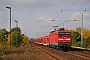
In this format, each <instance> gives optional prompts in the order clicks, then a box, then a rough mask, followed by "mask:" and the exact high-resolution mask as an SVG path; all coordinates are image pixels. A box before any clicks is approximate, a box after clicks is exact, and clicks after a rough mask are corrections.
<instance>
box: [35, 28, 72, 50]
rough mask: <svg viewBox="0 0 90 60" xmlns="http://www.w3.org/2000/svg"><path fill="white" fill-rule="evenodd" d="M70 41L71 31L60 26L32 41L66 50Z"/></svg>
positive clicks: (69, 45)
mask: <svg viewBox="0 0 90 60" xmlns="http://www.w3.org/2000/svg"><path fill="white" fill-rule="evenodd" d="M40 41H41V42H40ZM71 41H72V35H71V31H70V30H65V29H64V28H60V29H58V30H56V31H52V32H50V33H49V34H48V35H47V36H45V37H42V38H38V39H35V40H34V43H38V44H42V45H46V46H49V47H53V48H57V49H61V50H68V49H70V47H71Z"/></svg>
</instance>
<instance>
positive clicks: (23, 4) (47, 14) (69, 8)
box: [0, 0, 90, 37]
mask: <svg viewBox="0 0 90 60" xmlns="http://www.w3.org/2000/svg"><path fill="white" fill-rule="evenodd" d="M6 6H10V7H11V8H12V28H13V27H15V26H16V24H15V22H14V20H17V21H18V26H19V27H20V28H21V30H22V33H25V34H26V35H27V36H28V37H39V36H42V35H44V34H47V33H48V32H49V31H51V30H53V26H57V25H58V26H60V27H63V24H62V23H63V22H64V21H67V20H71V21H69V22H65V23H64V27H65V28H68V29H76V28H77V27H81V21H82V14H83V15H84V17H83V20H84V21H83V25H84V28H86V29H90V22H87V21H88V20H89V21H90V0H0V29H2V28H5V29H6V30H8V31H9V29H10V27H9V22H10V20H9V19H10V18H9V9H6ZM85 10H86V11H85ZM61 11H62V12H61ZM84 11H85V12H84ZM82 12H84V13H82ZM52 20H55V21H52ZM73 20H77V21H73Z"/></svg>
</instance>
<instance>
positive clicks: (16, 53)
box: [0, 44, 55, 60]
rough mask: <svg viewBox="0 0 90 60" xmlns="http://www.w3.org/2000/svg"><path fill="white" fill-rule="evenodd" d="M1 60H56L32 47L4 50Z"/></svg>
mask: <svg viewBox="0 0 90 60" xmlns="http://www.w3.org/2000/svg"><path fill="white" fill-rule="evenodd" d="M0 56H1V57H0V60H55V59H53V58H52V57H50V56H48V55H47V54H45V53H43V52H42V51H40V50H38V49H35V48H34V47H32V46H31V44H30V45H26V46H22V47H20V48H14V49H7V50H2V52H1V55H0Z"/></svg>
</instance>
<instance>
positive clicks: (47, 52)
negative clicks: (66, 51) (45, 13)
mask: <svg viewBox="0 0 90 60" xmlns="http://www.w3.org/2000/svg"><path fill="white" fill-rule="evenodd" d="M35 48H36V49H39V50H41V51H43V52H44V53H46V54H47V55H49V56H51V57H52V58H54V59H55V60H67V59H65V58H62V57H60V56H58V55H56V54H54V53H52V52H49V51H47V50H46V49H43V48H42V47H41V46H36V45H35Z"/></svg>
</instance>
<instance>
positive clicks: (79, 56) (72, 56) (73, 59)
mask: <svg viewBox="0 0 90 60" xmlns="http://www.w3.org/2000/svg"><path fill="white" fill-rule="evenodd" d="M38 46H39V47H40V48H39V49H41V50H42V49H44V50H46V51H48V52H51V53H53V54H55V55H57V56H59V57H63V58H65V59H67V60H90V54H89V53H90V51H87V53H88V54H89V55H88V54H86V53H85V52H86V51H77V50H76V51H75V50H73V51H72V50H71V51H69V52H64V51H60V50H56V49H53V48H49V47H45V46H40V45H38ZM51 53H50V54H51ZM47 54H48V53H47ZM50 54H49V55H50ZM51 56H52V55H51ZM56 60H59V58H56Z"/></svg>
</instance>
